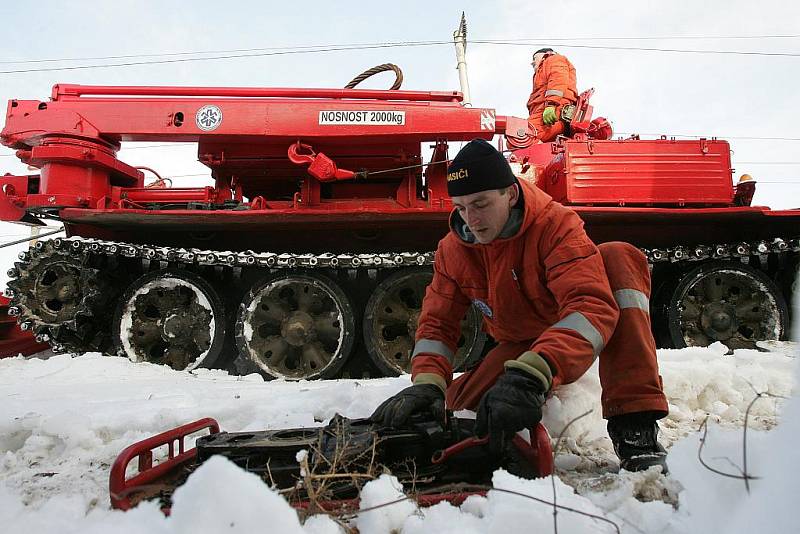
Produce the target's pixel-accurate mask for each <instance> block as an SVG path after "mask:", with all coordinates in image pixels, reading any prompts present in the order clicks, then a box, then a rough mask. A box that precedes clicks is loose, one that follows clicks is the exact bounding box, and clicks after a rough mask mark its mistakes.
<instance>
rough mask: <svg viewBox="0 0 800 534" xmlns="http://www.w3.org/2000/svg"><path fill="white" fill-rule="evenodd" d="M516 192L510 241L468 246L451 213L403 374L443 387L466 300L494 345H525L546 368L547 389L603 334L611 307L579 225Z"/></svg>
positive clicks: (592, 352) (588, 358)
mask: <svg viewBox="0 0 800 534" xmlns="http://www.w3.org/2000/svg"><path fill="white" fill-rule="evenodd" d="M520 188H521V197H522V198H523V203H524V207H523V210H524V212H523V215H522V222H521V225H520V227H519V230H518V231H517V232H516V233H515V234H514V235H512V236H511V237H508V238H497V239H495V240H494V241H492V242H491V243H488V244H485V245H482V244H478V243H475V244H473V243H469V242H467V241H465V240H464V239H463V238H462V237H460V236H459V233H458V232H457V230H456V229H457V228H458V227H460V225H463V224H464V221H463V219H461V217H460V216H459V215H458V213H457V212H456V211H455V210H454V211H453V213H452V214H451V216H450V226H451V230H450V232H449V233H448V234H447V236H445V237H444V238H443V239H442V240H441V241H440V242H439V246H438V247H437V250H436V256H435V261H434V275H433V281H432V282H431V284H430V285H429V286H428V288H427V291H426V294H425V298H424V300H423V304H422V313H421V314H420V318H419V326H418V328H417V334H416V344H415V348H414V356H413V358H412V379H413V377H415V376H416V375H417V374H419V373H436V374H438V375H439V376H441V377H442V378H444V380H445V382H446V383H447V384H448V385H449V384H450V381H451V380H452V355H453V354H454V353H455V350H456V344H457V343H458V339H459V336H460V335H461V326H460V321H461V319H462V318H463V317H464V315H465V313H466V311H467V309H468V307H469V306H470V304H471V303H472V304H474V305H475V306H476V307H477V308H478V309H479V310H480V311H481V312H482V313H483V326H484V329H485V330H486V331H487V332H488V333H489V334H490V335H491V336H492V337H493V338H494V339H495V340H496V341H498V342H501V343H502V342H523V341H529V342H530V350H533V351H535V352H537V353H539V354H540V355H542V356H543V357H544V358H545V359H546V360H547V361H548V362H549V363H550V364H551V367H552V368H553V369H554V370H555V375H556V377H555V380H554V385H555V384H557V383H569V382H573V381H575V380H577V379H578V378H579V377H580V376H581V375H583V374H584V373H585V372H586V370H587V369H588V368H589V367H590V366H591V364H592V362H593V361H594V359H595V358H596V357H597V356H598V355H599V354H600V351H601V350H602V349H603V346H604V345H605V343H606V342H608V340H609V339H610V337H611V335H612V333H613V331H614V328H615V326H616V324H617V318H618V317H619V309H618V307H617V304H616V302H615V300H614V297H613V294H612V292H611V289H610V287H609V283H608V277H607V275H606V271H605V268H604V265H603V259H602V257H601V256H600V253H599V251H598V250H597V247H596V246H595V245H594V243H592V241H591V240H590V239H589V237H588V236H587V235H586V232H585V231H584V230H583V221H582V220H581V219H580V218H579V217H578V215H577V214H576V213H575V212H574V211H572V210H571V209H569V208H566V207H564V206H562V205H561V204H559V203H557V202H554V201H553V199H552V198H551V197H550V196H549V195H547V194H546V193H544V192H543V191H541V190H539V189H537V188H536V187H535V186H533V185H530V184H528V183H526V182H521V183H520Z"/></svg>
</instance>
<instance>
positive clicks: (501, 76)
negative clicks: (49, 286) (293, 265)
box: [0, 0, 800, 208]
mask: <svg viewBox="0 0 800 534" xmlns="http://www.w3.org/2000/svg"><path fill="white" fill-rule="evenodd" d="M462 9H463V10H464V11H466V16H467V23H468V27H469V34H468V37H469V40H470V41H471V43H470V44H469V45H468V48H467V61H468V66H469V78H470V83H471V89H472V100H473V104H474V105H475V106H480V107H494V108H495V109H496V110H497V112H498V113H499V114H509V115H516V116H519V117H525V116H526V115H527V113H526V110H525V102H526V100H527V97H528V94H529V92H530V89H531V87H530V85H531V74H532V72H531V67H530V54H531V52H532V51H534V50H536V49H537V48H539V47H540V46H544V45H550V46H552V47H553V48H555V49H556V50H557V51H559V52H562V53H564V54H566V55H567V56H568V57H569V58H570V60H571V61H572V63H573V64H574V65H575V67H576V68H577V72H578V86H579V89H586V88H589V87H594V88H595V90H596V92H595V97H594V100H593V104H594V106H595V112H596V115H603V116H606V117H608V118H610V119H611V120H612V123H613V125H614V129H615V132H619V133H624V134H628V133H631V132H638V133H641V134H642V135H643V137H653V136H655V135H658V134H667V135H694V136H700V135H702V136H718V137H723V138H726V139H729V140H730V142H731V147H732V149H733V162H734V167H735V169H736V172H735V176H737V177H738V176H739V175H740V174H742V173H745V172H747V173H749V174H751V175H753V176H754V177H755V178H756V179H758V180H759V185H758V192H757V193H756V202H757V203H760V204H765V205H770V206H772V207H774V208H789V207H798V206H800V200H798V198H800V179H798V174H799V173H800V150H799V149H800V132H798V123H800V120H798V119H800V111H798V104H797V101H796V98H795V94H796V93H797V87H798V83H799V82H800V3H797V2H789V1H760V2H754V1H752V0H750V1H741V0H736V1H730V0H727V1H723V0H715V1H706V2H697V1H691V2H690V1H673V2H663V1H659V2H655V1H641V0H640V1H635V2H628V1H626V2H618V1H611V2H603V3H600V2H577V1H564V2H557V1H554V0H550V1H548V2H536V1H530V0H529V1H525V2H523V1H504V2H501V1H495V2H486V1H483V2H478V1H463V2H458V3H456V2H430V1H427V2H422V1H407V2H404V3H398V2H369V3H366V2H345V1H339V2H331V1H326V2H317V1H309V0H306V1H303V2H265V1H252V2H220V1H219V0H213V1H206V0H195V1H192V2H177V1H169V0H158V1H154V0H135V1H134V0H115V1H113V2H109V1H103V2H99V1H88V0H87V1H77V2H61V1H50V0H38V1H36V2H34V3H28V4H25V3H19V2H9V1H6V2H3V4H2V6H1V7H0V20H2V21H3V39H2V44H0V61H2V63H0V71H6V72H3V73H0V101H2V102H5V101H6V100H8V99H10V98H19V99H42V100H44V99H47V98H48V97H49V94H50V90H51V87H52V85H53V84H55V83H59V82H63V83H80V84H101V85H206V86H278V87H341V86H343V85H345V84H346V83H347V82H348V81H349V80H350V79H351V78H352V77H354V76H355V75H356V74H358V73H360V72H362V71H363V70H365V69H367V68H369V67H372V66H374V65H377V64H380V63H385V62H392V63H396V64H398V65H400V66H401V68H402V69H403V73H404V76H405V82H404V85H403V89H419V90H453V89H458V76H457V72H456V70H455V54H454V48H453V46H452V44H449V42H450V41H451V40H452V33H453V30H454V29H455V28H456V26H457V24H458V20H459V17H460V15H461V10H462ZM744 36H761V37H759V38H736V39H732V38H724V39H723V38H719V37H744ZM765 36H784V37H779V38H768V37H765ZM785 36H794V37H785ZM609 37H613V38H614V39H613V40H612V39H599V38H609ZM666 37H670V38H669V39H667V38H666ZM676 37H681V38H679V39H678V38H676ZM685 37H692V38H691V39H689V38H685ZM709 37H715V38H709ZM656 38H657V39H656ZM486 39H493V40H514V39H518V40H519V39H530V41H529V42H525V43H522V44H518V45H498V44H481V43H479V42H477V41H479V40H486ZM400 41H447V42H448V44H435V45H430V46H413V47H389V48H377V49H367V50H347V51H335V52H326V53H308V54H286V55H263V54H265V53H274V52H276V50H260V51H258V50H251V51H249V52H233V53H230V52H221V51H230V50H241V49H265V48H271V47H298V46H309V45H344V44H355V43H358V44H374V43H386V42H400ZM598 47H600V48H598ZM608 47H618V48H619V47H621V48H660V49H680V50H714V51H737V52H746V53H747V54H698V53H679V52H659V51H652V50H649V51H647V50H620V49H609V48H608ZM198 51H214V52H213V53H210V54H206V55H208V56H219V55H241V54H261V55H256V56H251V57H241V58H227V59H224V60H213V61H212V60H209V61H181V62H173V63H166V64H151V65H130V66H125V67H110V68H89V69H75V70H62V71H47V72H16V73H9V72H7V71H12V70H27V69H44V68H54V67H65V66H86V65H100V64H107V63H123V62H143V61H164V60H178V59H181V60H183V59H188V58H192V57H198V56H197V55H170V56H163V55H162V56H150V57H143V55H144V54H166V53H182V52H198ZM753 52H761V53H767V54H776V53H783V54H794V55H788V56H786V55H783V56H781V55H753V54H752V53H753ZM108 56H135V57H127V58H117V59H96V58H101V57H108ZM63 58H79V59H76V60H74V61H69V62H67V61H62V62H41V61H40V60H45V59H63ZM92 58H95V59H92ZM15 61H18V62H15ZM25 61H27V62H25ZM32 61H39V62H32ZM392 80H393V78H392V76H391V75H389V74H382V75H380V76H378V77H375V78H372V79H371V80H369V81H368V82H367V83H366V84H363V85H362V87H380V88H383V87H388V86H389V85H390V84H391V82H392ZM3 105H5V104H3ZM752 137H757V138H787V139H786V140H776V139H772V140H765V139H747V138H752ZM150 145H152V143H150ZM10 154H11V151H10V150H8V149H4V148H3V149H1V150H0V172H12V173H14V172H18V173H24V172H25V167H24V166H23V165H21V164H20V163H19V162H17V160H16V158H14V157H9V155H10ZM120 158H121V159H123V160H124V161H126V162H127V163H130V164H133V165H149V166H153V167H156V168H157V169H158V170H159V171H161V172H162V174H171V175H192V174H197V173H204V172H205V168H204V167H203V166H201V165H199V164H198V163H196V161H194V160H195V159H196V153H195V149H194V147H192V146H185V147H178V148H165V147H154V148H136V149H135V150H130V149H124V150H123V151H122V152H121V153H120ZM197 179H198V178H194V177H191V176H190V177H187V178H185V179H184V180H181V181H180V185H188V182H189V181H191V180H197Z"/></svg>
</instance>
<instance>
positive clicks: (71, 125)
mask: <svg viewBox="0 0 800 534" xmlns="http://www.w3.org/2000/svg"><path fill="white" fill-rule="evenodd" d="M590 95H591V92H587V93H584V95H582V98H581V100H580V101H579V102H578V105H577V106H576V109H575V110H574V111H575V114H574V116H573V117H572V122H571V136H570V137H569V138H563V139H560V140H558V141H557V142H555V143H546V144H534V143H533V135H532V132H531V131H530V130H529V127H528V124H527V121H526V120H524V119H520V118H516V117H510V116H498V115H496V114H495V111H494V110H493V109H489V108H472V107H467V106H464V105H462V95H461V93H459V92H455V91H451V92H428V91H400V90H388V91H384V90H359V89H285V88H232V87H230V88H213V87H98V86H78V85H56V86H55V87H54V88H53V93H52V98H51V99H50V101H48V102H39V101H26V100H12V101H10V102H9V104H8V110H7V115H6V124H5V128H4V129H3V131H2V134H0V140H1V141H2V143H3V144H4V145H5V146H7V147H11V148H13V149H15V150H16V151H17V156H18V157H19V158H20V159H21V160H22V161H23V162H25V163H27V164H28V165H31V166H33V167H37V168H39V169H40V170H41V172H40V174H38V175H31V176H9V175H6V176H3V177H0V190H2V194H0V219H2V220H6V221H13V222H21V223H27V224H36V223H38V222H40V219H43V218H51V219H57V220H59V221H61V222H62V223H63V224H64V226H65V229H66V232H67V235H68V236H69V237H68V238H66V239H55V240H51V241H48V242H40V243H38V244H37V246H36V247H34V248H32V249H31V250H30V251H28V252H26V253H23V254H22V255H21V257H20V261H19V262H17V263H16V264H15V265H14V267H12V268H11V269H10V271H9V276H10V278H11V281H10V282H9V292H10V295H11V296H12V298H13V301H12V306H11V308H10V309H9V312H10V313H11V314H15V315H16V316H17V317H18V320H19V322H20V326H21V328H22V329H24V330H28V331H33V332H34V333H35V334H36V336H37V337H38V339H39V340H44V341H48V342H49V343H50V344H51V345H52V346H53V347H54V348H55V349H56V350H69V351H86V350H100V351H104V352H107V353H108V354H119V355H124V356H127V357H128V358H131V359H132V360H134V361H151V362H159V363H164V364H167V365H170V366H172V367H174V368H177V369H191V368H193V367H196V366H200V365H203V366H211V365H217V366H229V367H232V368H235V369H236V370H237V371H239V372H243V373H244V372H251V371H258V372H261V373H263V374H265V375H268V376H273V377H286V378H292V379H300V378H320V377H322V378H327V377H333V376H339V375H340V374H341V373H343V372H345V373H349V374H351V375H352V374H359V373H363V372H368V373H370V374H371V375H375V374H397V373H399V372H401V371H403V370H405V369H408V367H409V358H410V353H411V349H412V346H413V339H414V331H415V328H416V320H417V317H418V314H419V310H420V303H421V300H422V296H423V294H424V288H425V286H426V285H427V283H428V281H429V280H430V276H431V274H430V272H431V271H430V265H431V263H432V260H433V254H432V251H433V250H434V249H435V247H436V243H437V242H438V240H439V239H440V238H441V237H442V236H443V235H444V234H445V233H446V232H447V229H448V227H447V219H448V215H449V213H450V211H451V204H450V201H449V199H448V198H447V195H446V181H445V180H446V178H445V174H446V161H447V159H448V157H449V155H451V154H452V153H453V151H454V149H455V148H457V147H453V146H452V145H453V144H454V143H458V142H462V141H467V140H470V139H473V138H475V137H482V138H484V139H493V138H495V136H499V138H500V140H499V143H500V145H501V148H503V149H506V150H508V153H509V158H510V160H511V161H512V163H513V164H514V166H515V169H516V170H517V171H518V174H519V176H520V179H527V180H534V181H535V182H536V184H537V185H538V186H539V187H540V188H542V189H543V190H545V191H546V192H548V193H549V194H550V195H552V196H553V197H554V198H555V199H556V200H557V201H559V202H562V203H564V204H567V205H570V206H571V207H572V208H573V209H575V210H576V211H577V212H578V213H579V214H580V216H581V217H582V218H583V219H584V221H585V222H586V228H587V231H588V233H589V234H590V236H591V237H592V238H593V239H594V240H595V241H596V242H604V241H610V240H625V241H629V242H631V243H633V244H635V245H636V246H638V247H640V248H642V249H643V250H644V251H645V252H646V253H647V255H648V258H649V260H650V261H651V263H652V265H653V280H654V292H653V298H652V301H651V309H652V315H653V319H654V321H653V322H654V329H655V331H656V334H657V339H658V340H659V342H660V344H661V345H662V346H676V347H681V346H685V345H696V344H707V343H710V342H713V341H715V340H720V341H723V342H724V343H726V344H728V345H729V346H730V347H732V348H738V347H752V346H754V343H755V341H757V340H763V339H781V338H783V336H784V335H785V334H786V332H787V331H788V322H789V318H788V311H787V306H786V302H787V300H788V299H789V297H790V295H791V292H792V291H793V287H794V284H795V280H794V275H795V273H796V272H797V263H798V255H799V254H798V253H799V252H800V245H799V244H798V236H800V224H798V222H800V211H797V210H787V211H773V210H770V209H768V208H763V207H752V206H750V205H749V204H750V199H751V198H752V193H753V189H752V188H753V184H752V183H744V184H742V185H739V186H737V187H736V188H734V186H733V185H732V180H731V175H732V169H731V164H730V151H729V146H728V143H727V142H725V141H722V140H717V139H701V140H695V141H678V140H675V139H668V138H662V139H657V140H641V139H638V138H630V139H619V140H608V139H607V137H609V136H610V128H608V126H607V123H606V122H604V121H603V120H597V119H596V120H594V121H591V120H590V119H591V115H592V109H591V106H590V105H589V96H590ZM130 141H156V142H159V143H168V142H193V143H197V148H198V152H197V154H198V159H199V161H200V162H202V163H203V164H205V165H206V166H207V167H208V168H209V173H210V178H212V179H213V183H214V185H213V186H202V187H200V186H199V187H183V188H173V187H163V181H162V182H160V183H159V184H156V185H160V187H153V186H147V185H145V179H144V177H145V174H144V172H143V170H144V169H142V168H136V167H133V166H130V165H128V164H126V163H124V162H122V161H120V160H119V159H117V157H116V154H117V152H118V150H119V149H120V147H121V144H122V143H125V142H130ZM428 148H430V153H429V155H428ZM463 334H464V335H463V336H462V339H461V345H460V349H459V352H458V356H457V358H458V365H459V366H460V367H464V366H467V365H469V364H470V363H471V362H473V361H474V360H475V359H476V358H478V357H479V356H480V355H481V353H482V351H483V348H484V345H485V342H486V338H485V335H484V334H483V333H482V332H481V330H480V312H478V311H477V310H474V309H473V310H471V311H470V313H469V314H468V316H467V318H466V319H465V321H464V323H463ZM348 363H349V365H347V364H348Z"/></svg>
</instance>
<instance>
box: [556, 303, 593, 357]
mask: <svg viewBox="0 0 800 534" xmlns="http://www.w3.org/2000/svg"><path fill="white" fill-rule="evenodd" d="M552 328H566V329H567V330H574V331H575V332H577V333H579V334H580V335H581V337H583V339H585V340H586V341H588V342H589V343H591V345H592V348H593V349H594V357H595V358H597V355H598V354H600V351H601V350H603V347H604V346H605V343H604V342H603V336H602V335H600V332H598V331H597V328H595V327H594V325H592V323H590V322H589V319H587V318H586V317H584V315H583V314H582V313H580V312H573V313H570V314H569V315H567V316H566V317H564V318H563V319H561V320H560V321H558V322H557V323H556V324H554V325H553V326H552Z"/></svg>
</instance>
